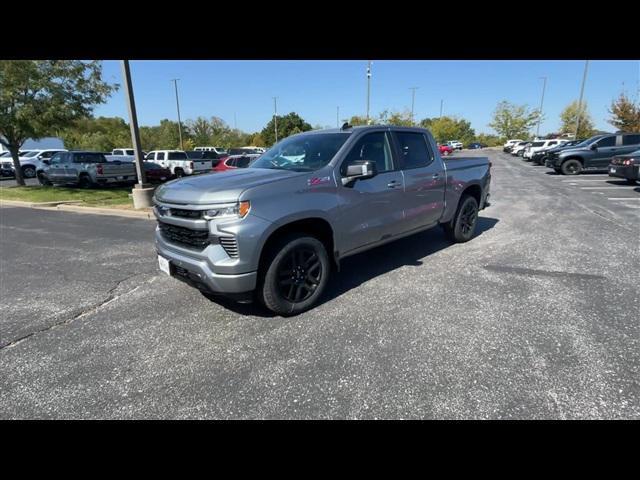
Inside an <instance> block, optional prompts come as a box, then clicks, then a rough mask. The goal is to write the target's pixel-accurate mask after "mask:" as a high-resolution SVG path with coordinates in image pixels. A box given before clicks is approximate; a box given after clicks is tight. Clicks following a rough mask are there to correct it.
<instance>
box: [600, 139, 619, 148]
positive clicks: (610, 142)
mask: <svg viewBox="0 0 640 480" xmlns="http://www.w3.org/2000/svg"><path fill="white" fill-rule="evenodd" d="M615 146H616V137H605V138H603V139H602V140H599V141H598V148H603V147H615Z"/></svg>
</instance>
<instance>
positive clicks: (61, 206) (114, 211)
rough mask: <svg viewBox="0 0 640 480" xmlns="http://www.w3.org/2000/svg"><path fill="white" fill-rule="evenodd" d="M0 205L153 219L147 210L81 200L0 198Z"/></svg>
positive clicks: (151, 212) (151, 213) (150, 211)
mask: <svg viewBox="0 0 640 480" xmlns="http://www.w3.org/2000/svg"><path fill="white" fill-rule="evenodd" d="M0 205H7V206H13V207H25V208H40V209H44V210H61V211H66V212H75V213H85V214H93V215H111V216H114V217H127V218H139V219H143V220H155V215H154V214H153V211H152V210H151V209H149V210H142V211H141V210H121V209H118V208H100V207H83V206H82V202H77V201H69V200H67V201H60V202H39V203H38V202H20V201H18V200H0Z"/></svg>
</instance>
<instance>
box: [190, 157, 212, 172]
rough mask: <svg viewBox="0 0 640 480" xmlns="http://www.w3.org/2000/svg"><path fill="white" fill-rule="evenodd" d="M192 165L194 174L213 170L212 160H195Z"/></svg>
mask: <svg viewBox="0 0 640 480" xmlns="http://www.w3.org/2000/svg"><path fill="white" fill-rule="evenodd" d="M192 163H193V171H194V172H202V171H205V170H206V171H209V170H211V169H212V168H213V167H212V163H211V160H193V161H192Z"/></svg>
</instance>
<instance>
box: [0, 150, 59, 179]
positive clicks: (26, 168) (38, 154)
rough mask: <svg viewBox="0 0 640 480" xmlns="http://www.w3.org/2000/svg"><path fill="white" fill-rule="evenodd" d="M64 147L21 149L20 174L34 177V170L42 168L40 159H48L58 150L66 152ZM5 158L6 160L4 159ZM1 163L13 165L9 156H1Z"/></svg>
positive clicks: (25, 176)
mask: <svg viewBox="0 0 640 480" xmlns="http://www.w3.org/2000/svg"><path fill="white" fill-rule="evenodd" d="M66 151H67V150H65V149H47V150H28V151H26V150H25V151H21V155H20V157H18V159H19V160H20V167H22V176H23V177H24V178H35V177H36V172H37V171H38V170H40V169H42V168H43V166H44V164H43V163H42V160H48V159H50V158H51V157H53V156H54V155H55V154H56V153H58V152H66ZM5 158H6V160H5ZM2 160H3V161H2V164H3V166H4V164H5V163H10V164H11V166H13V160H12V159H11V157H10V156H6V157H2Z"/></svg>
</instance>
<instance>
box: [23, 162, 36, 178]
mask: <svg viewBox="0 0 640 480" xmlns="http://www.w3.org/2000/svg"><path fill="white" fill-rule="evenodd" d="M22 176H23V177H24V178H35V177H36V169H35V168H34V167H32V166H31V165H27V166H25V167H22Z"/></svg>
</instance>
